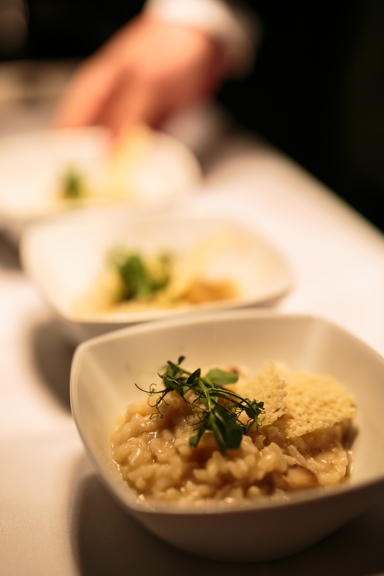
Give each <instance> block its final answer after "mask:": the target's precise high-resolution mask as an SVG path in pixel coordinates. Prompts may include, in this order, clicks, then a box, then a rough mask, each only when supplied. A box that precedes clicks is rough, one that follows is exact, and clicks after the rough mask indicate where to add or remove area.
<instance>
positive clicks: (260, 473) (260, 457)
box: [111, 376, 352, 503]
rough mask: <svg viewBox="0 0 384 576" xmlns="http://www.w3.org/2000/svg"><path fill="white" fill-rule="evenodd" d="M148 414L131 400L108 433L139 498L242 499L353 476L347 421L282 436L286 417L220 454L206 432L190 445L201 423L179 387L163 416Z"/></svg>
mask: <svg viewBox="0 0 384 576" xmlns="http://www.w3.org/2000/svg"><path fill="white" fill-rule="evenodd" d="M312 378H313V376H312ZM257 400H262V398H257ZM153 413H154V409H153V408H151V407H150V406H149V404H148V402H147V400H143V401H142V402H140V403H136V404H132V405H130V406H129V407H128V409H127V411H126V413H125V415H124V416H122V417H121V418H120V419H119V421H118V422H117V423H116V426H115V430H114V432H113V434H112V437H111V446H112V455H113V460H114V461H115V463H116V464H117V465H118V467H119V470H120V473H121V475H122V477H123V479H124V480H125V481H126V482H127V483H128V484H129V485H130V486H131V487H132V488H133V489H134V490H135V491H136V492H137V493H138V495H139V496H140V497H141V498H142V499H148V500H159V501H179V502H180V503H188V502H197V501H207V500H215V501H217V500H219V501H225V502H228V503H230V502H240V501H248V500H255V499H258V498H260V497H264V496H268V497H271V496H272V497H278V496H283V495H286V494H287V493H288V492H291V491H294V490H297V489H302V488H309V487H316V486H317V487H321V486H323V487H324V486H332V485H335V484H339V483H340V482H342V481H344V479H345V478H347V477H348V475H349V473H350V468H351V451H350V444H351V442H350V440H351V437H352V420H351V419H350V418H345V419H342V420H341V421H340V422H336V423H334V424H333V425H331V426H327V427H326V428H324V429H318V430H313V431H311V432H309V433H306V434H304V435H302V436H299V437H294V438H287V435H286V429H287V428H286V424H287V418H289V415H283V416H281V417H279V418H278V419H277V420H276V421H275V422H273V424H270V425H268V426H262V425H261V426H260V427H259V430H258V431H253V432H250V433H248V434H247V435H244V436H243V438H242V442H241V445H240V447H239V448H238V449H237V450H228V451H227V452H226V453H225V454H222V453H221V452H220V451H219V450H218V447H217V444H216V442H215V438H214V436H213V433H211V432H205V434H204V436H203V438H202V441H201V442H200V443H199V444H198V446H197V447H196V448H191V447H190V445H189V439H190V437H191V436H193V435H194V434H195V433H196V428H197V427H198V426H199V423H200V420H199V418H198V416H197V415H196V414H193V413H191V411H190V409H189V408H188V407H187V405H186V403H185V402H184V400H183V398H182V397H181V396H179V395H178V394H177V393H176V392H171V393H169V394H168V395H167V405H165V406H164V407H163V408H162V413H163V414H164V417H163V418H159V417H153ZM304 417H305V414H304Z"/></svg>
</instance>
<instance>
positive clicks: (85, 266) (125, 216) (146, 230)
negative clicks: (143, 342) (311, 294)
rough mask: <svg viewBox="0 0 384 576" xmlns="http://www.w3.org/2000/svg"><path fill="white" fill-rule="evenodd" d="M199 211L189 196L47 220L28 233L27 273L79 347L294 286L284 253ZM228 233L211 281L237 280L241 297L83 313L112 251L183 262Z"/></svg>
mask: <svg viewBox="0 0 384 576" xmlns="http://www.w3.org/2000/svg"><path fill="white" fill-rule="evenodd" d="M198 205H199V203H198V199H197V198H196V197H195V196H190V197H189V198H183V202H176V201H169V202H165V203H163V204H162V205H157V206H156V208H155V207H151V208H150V207H147V208H144V207H142V208H132V207H129V206H128V207H127V206H122V205H120V206H118V205H109V206H103V207H102V206H97V207H93V208H88V209H86V210H81V211H76V212H71V213H66V214H62V215H59V216H56V217H51V218H47V219H44V220H40V221H39V222H36V223H35V224H32V225H30V226H29V227H28V228H27V229H26V231H25V232H24V234H23V237H22V241H21V258H22V263H23V267H24V269H25V270H26V272H27V273H28V274H29V276H30V278H31V279H32V280H33V281H34V282H35V283H36V284H37V286H38V287H39V289H40V291H41V292H42V294H43V296H44V297H45V299H46V300H47V302H48V303H49V304H50V306H51V307H52V309H53V310H54V311H55V312H56V313H57V315H58V316H59V317H60V318H61V319H62V320H63V321H64V323H65V325H66V326H67V327H68V328H69V333H70V335H71V337H72V338H73V339H74V340H75V341H77V342H79V341H82V340H84V339H87V338H89V337H92V336H95V335H98V334H102V333H105V332H108V331H110V330H113V329H116V328H120V327H123V326H127V325H130V324H135V323H138V322H145V321H149V320H154V319H158V318H164V317H171V316H179V315H183V314H190V313H196V312H206V311H210V310H213V309H216V310H217V309H220V310H221V309H227V308H235V307H240V306H252V305H259V304H262V303H268V302H271V301H272V300H274V299H276V298H279V297H281V296H282V295H284V294H285V293H286V292H287V290H288V289H289V288H290V286H291V273H290V270H289V268H288V266H287V263H286V262H285V260H284V258H283V257H282V256H281V254H280V253H279V252H278V251H276V249H275V248H274V247H273V246H271V245H270V244H269V243H268V242H267V241H265V240H264V239H263V238H262V237H260V236H259V235H258V234H257V233H256V232H255V231H254V230H253V229H250V228H249V226H247V225H244V223H243V222H241V221H240V220H236V219H233V218H231V215H230V213H229V214H228V216H227V217H226V216H220V217H216V216H215V213H214V212H213V210H211V211H210V212H208V211H207V213H206V214H205V215H202V214H199V211H198ZM223 231H224V237H225V238H227V240H228V243H229V246H228V248H225V249H223V250H222V252H221V253H220V254H219V255H218V256H217V257H214V258H212V259H211V260H209V259H208V263H207V264H206V270H205V275H208V276H212V277H213V278H215V277H216V278H226V279H229V280H232V281H234V282H235V283H236V284H237V286H238V288H239V295H238V296H237V297H235V298H231V299H227V300H221V301H216V302H210V303H205V304H199V305H194V306H189V307H187V308H167V309H158V310H153V309H152V310H148V311H142V312H132V311H131V312H118V313H117V312H116V313H101V312H94V313H93V312H88V313H87V314H86V315H84V313H79V311H78V309H77V305H78V302H79V301H80V300H81V299H83V298H84V296H86V295H87V294H90V292H91V291H92V289H94V287H95V286H96V285H97V283H98V281H99V278H100V275H101V273H102V271H103V270H105V268H106V258H107V255H108V253H109V251H110V250H111V249H112V248H114V247H116V246H120V247H121V246H122V247H124V248H127V249H129V250H137V251H139V252H142V253H143V254H149V255H150V254H155V253H157V252H158V251H160V250H171V251H173V252H175V253H176V255H178V256H179V257H180V258H181V257H183V256H185V254H187V253H188V252H189V251H190V250H191V249H193V248H195V247H196V245H198V244H199V243H200V242H201V241H204V240H207V239H208V238H210V237H212V235H214V234H215V233H217V234H222V233H223ZM231 238H233V239H234V240H233V242H232V240H231ZM231 242H232V243H231Z"/></svg>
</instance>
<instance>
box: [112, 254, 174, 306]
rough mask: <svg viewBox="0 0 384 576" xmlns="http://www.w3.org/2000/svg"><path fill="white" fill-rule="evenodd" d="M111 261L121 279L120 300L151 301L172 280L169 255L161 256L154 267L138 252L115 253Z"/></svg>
mask: <svg viewBox="0 0 384 576" xmlns="http://www.w3.org/2000/svg"><path fill="white" fill-rule="evenodd" d="M109 261H110V265H111V266H112V268H113V269H114V270H115V271H116V272H117V274H118V276H119V279H120V283H121V290H120V295H119V298H120V300H133V299H137V300H150V299H151V298H153V297H154V296H155V295H156V294H157V293H158V292H160V291H161V290H164V288H165V287H166V286H167V284H168V283H169V280H170V278H171V267H172V257H171V255H170V254H169V253H161V254H159V255H158V256H157V258H156V259H155V260H154V262H153V263H152V266H151V265H149V264H148V263H147V262H145V261H144V259H143V258H142V256H141V255H140V254H138V253H136V252H131V253H126V252H122V251H114V252H112V253H111V255H110V258H109Z"/></svg>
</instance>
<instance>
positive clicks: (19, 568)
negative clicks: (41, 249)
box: [0, 138, 384, 576]
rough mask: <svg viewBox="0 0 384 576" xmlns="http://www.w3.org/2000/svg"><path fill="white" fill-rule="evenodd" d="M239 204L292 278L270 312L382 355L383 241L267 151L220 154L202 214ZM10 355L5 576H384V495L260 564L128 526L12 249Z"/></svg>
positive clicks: (4, 294)
mask: <svg viewBox="0 0 384 576" xmlns="http://www.w3.org/2000/svg"><path fill="white" fill-rule="evenodd" d="M233 197H236V198H237V200H238V202H237V209H236V211H237V212H238V216H241V217H244V218H245V219H246V220H248V221H250V222H251V223H253V225H254V226H255V227H256V228H257V229H258V230H259V231H260V232H261V233H263V234H264V235H265V236H266V237H267V238H268V239H269V240H270V241H272V242H273V243H274V244H275V246H276V247H277V248H278V249H279V250H280V251H281V252H282V253H283V254H284V255H285V257H286V259H287V261H288V262H289V264H290V266H291V268H292V271H293V274H294V279H295V283H294V287H293V289H292V291H291V292H290V293H289V294H288V295H287V296H286V297H284V298H283V299H282V300H280V301H279V302H277V303H276V304H275V305H274V307H275V308H276V309H277V310H281V311H287V312H288V311H292V312H311V313H314V314H319V315H322V316H324V317H326V318H328V319H330V320H332V321H334V322H336V323H338V324H340V325H341V326H343V327H345V328H347V329H348V330H350V331H352V332H353V333H354V334H356V335H357V336H359V337H360V338H362V339H363V340H365V341H366V342H367V343H368V344H370V345H371V346H372V347H373V348H375V349H376V350H377V351H378V352H379V353H381V354H384V239H383V236H382V235H381V234H379V233H378V232H377V231H375V230H374V229H373V228H371V227H370V226H369V225H368V224H367V223H366V222H364V221H363V220H362V219H360V217H358V216H357V215H356V214H355V213H353V212H352V211H351V210H350V209H349V208H347V207H346V206H345V205H344V204H342V203H341V202H340V201H339V200H337V199H336V198H335V197H334V196H333V195H332V194H331V193H330V192H329V191H327V190H326V189H325V188H324V187H323V186H322V185H321V184H320V183H319V182H317V181H315V180H314V179H313V178H312V177H311V176H309V175H308V174H306V173H305V172H304V171H302V170H301V169H300V168H299V167H298V166H296V165H295V164H294V163H292V162H291V161H290V160H289V159H286V158H284V157H283V156H282V155H280V154H279V153H278V152H275V151H273V150H271V149H269V148H268V147H266V146H264V145H263V144H261V143H258V142H257V141H250V140H246V139H236V138H232V139H229V140H228V142H227V143H226V144H223V146H222V148H221V150H220V153H218V155H217V157H216V159H215V160H214V161H212V164H211V167H210V169H209V171H208V177H207V182H206V186H205V189H204V191H202V192H201V209H202V211H204V209H205V207H206V206H208V205H209V204H210V203H212V202H214V203H215V205H217V206H225V202H226V198H233ZM218 198H219V201H218ZM219 210H220V208H219ZM0 347H1V353H0V375H1V378H0V389H1V401H0V466H1V471H0V576H24V575H25V576H53V575H55V576H79V575H81V576H123V575H124V576H126V575H128V574H129V575H130V576H141V575H143V576H146V575H150V574H156V575H158V576H165V575H166V576H169V574H180V575H183V576H195V575H196V574H199V575H200V576H208V575H209V576H232V575H233V574H236V576H250V575H256V574H257V575H283V574H284V575H286V574H288V573H290V574H295V576H299V575H307V574H312V575H316V576H317V575H323V574H327V576H331V575H338V576H340V575H344V574H345V575H348V576H352V575H369V574H371V575H372V574H378V573H380V572H384V547H383V544H382V540H383V537H382V533H383V530H384V493H383V498H382V501H381V502H379V503H378V505H377V506H376V507H375V509H373V510H371V511H370V512H368V513H366V514H365V515H364V516H362V517H360V518H359V519H357V520H355V521H354V522H352V523H350V524H349V525H347V526H345V527H344V528H343V529H341V530H339V531H338V532H337V533H335V534H333V535H331V536H330V537H328V538H326V539H325V540H324V541H322V542H320V543H319V544H317V545H316V546H314V547H312V548H311V549H309V550H307V551H305V552H303V553H301V554H299V555H296V556H294V557H291V558H287V559H285V560H281V561H278V562H273V563H266V564H258V565H256V564H254V565H251V564H249V565H233V564H232V565H231V564H224V563H218V562H211V561H208V560H204V559H201V558H198V557H193V556H189V555H187V554H185V553H182V552H180V551H178V550H176V549H173V548H171V547H169V546H168V545H165V544H163V543H162V542H160V541H158V540H157V539H155V538H154V537H153V536H151V535H150V534H148V533H147V532H146V531H145V530H144V529H143V528H142V527H141V526H139V525H138V524H136V522H135V521H134V520H133V519H131V518H129V517H128V516H126V514H125V513H124V512H122V511H121V509H120V508H119V506H118V505H117V504H116V503H115V501H113V500H112V498H111V497H110V496H109V494H108V493H107V492H106V490H105V488H104V487H103V486H102V485H101V484H100V482H99V481H98V479H97V477H96V476H95V474H94V472H93V469H92V467H91V465H90V464H89V462H88V461H87V458H86V456H85V453H84V450H83V447H82V444H81V442H80V439H79V436H78V433H77V430H76V428H75V425H74V423H73V420H72V417H71V413H70V406H69V391H68V379H69V370H70V362H71V357H72V352H73V350H72V349H71V348H70V346H69V345H68V344H67V343H66V342H65V341H64V340H63V339H62V337H61V335H60V332H59V331H58V329H57V325H56V323H55V319H54V318H53V317H52V315H51V313H50V312H49V310H48V308H47V307H46V305H45V303H44V302H43V301H42V299H41V297H40V295H39V294H38V293H37V291H36V289H35V288H34V286H33V285H31V283H30V282H29V281H28V279H27V278H26V277H25V276H24V274H23V272H22V271H21V269H20V266H19V263H18V258H17V251H16V250H15V249H14V248H13V247H12V246H10V245H8V244H7V242H6V240H5V239H4V238H3V237H0ZM383 384H384V383H383ZM293 529H294V527H293Z"/></svg>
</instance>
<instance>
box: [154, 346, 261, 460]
mask: <svg viewBox="0 0 384 576" xmlns="http://www.w3.org/2000/svg"><path fill="white" fill-rule="evenodd" d="M184 360H185V357H184V356H180V357H179V359H178V361H177V363H174V362H171V361H170V360H168V362H167V366H166V370H165V372H164V373H163V374H159V377H160V379H161V380H162V381H163V385H164V387H163V389H161V390H157V389H156V384H152V385H151V386H150V389H149V390H144V391H145V392H147V394H149V395H150V397H152V396H156V401H155V403H154V404H151V406H152V407H153V408H155V412H154V414H153V415H154V416H159V417H160V418H162V417H163V414H162V412H161V408H162V406H164V405H165V404H167V401H166V396H167V394H169V393H170V392H172V391H174V392H176V393H177V394H179V396H181V397H182V398H183V399H184V401H185V403H186V405H187V406H188V408H189V409H190V410H191V412H193V413H194V414H196V415H197V416H198V418H199V420H200V425H199V427H198V429H197V433H196V434H194V435H193V436H191V438H190V439H189V444H190V446H191V447H192V448H196V446H197V445H198V444H199V442H200V440H201V438H202V437H203V435H204V432H206V431H212V432H213V434H214V437H215V440H216V443H217V446H218V448H219V450H220V452H222V453H225V452H226V451H227V450H236V449H237V448H239V446H240V444H241V440H242V436H243V434H247V432H249V430H250V429H251V428H252V426H254V425H255V426H256V428H257V427H258V425H259V423H258V417H259V416H260V415H261V414H263V413H264V403H263V402H257V401H256V400H254V399H253V400H251V399H249V398H243V397H242V396H240V395H239V394H236V393H235V392H233V391H232V390H228V389H226V388H225V386H226V385H227V384H234V383H235V382H237V380H238V376H237V375H236V374H235V373H233V372H228V371H226V370H221V369H220V368H214V369H212V370H209V371H208V372H207V373H206V374H205V375H204V376H202V375H201V370H200V368H198V369H197V370H195V371H194V372H188V371H187V370H185V369H184V368H182V367H181V366H180V365H181V363H182V362H183V361H184ZM191 390H192V391H193V392H194V395H193V398H192V400H189V399H187V398H186V394H187V392H189V391H191ZM243 413H245V414H246V416H247V417H248V420H246V421H245V422H244V421H243V419H241V418H240V416H241V415H242V414H243Z"/></svg>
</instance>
